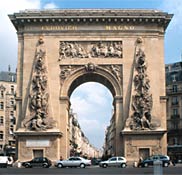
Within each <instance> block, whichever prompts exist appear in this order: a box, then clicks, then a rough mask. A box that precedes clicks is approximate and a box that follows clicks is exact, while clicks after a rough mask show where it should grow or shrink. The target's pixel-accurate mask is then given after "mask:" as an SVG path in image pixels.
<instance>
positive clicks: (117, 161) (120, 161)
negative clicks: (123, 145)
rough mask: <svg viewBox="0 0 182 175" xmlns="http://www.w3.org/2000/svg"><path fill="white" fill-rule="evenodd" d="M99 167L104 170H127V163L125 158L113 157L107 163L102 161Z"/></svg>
mask: <svg viewBox="0 0 182 175" xmlns="http://www.w3.org/2000/svg"><path fill="white" fill-rule="evenodd" d="M99 166H100V167H103V168H107V167H110V166H115V167H121V168H125V167H126V166H127V161H126V159H125V158H124V157H111V158H110V159H108V160H106V161H101V162H100V163H99Z"/></svg>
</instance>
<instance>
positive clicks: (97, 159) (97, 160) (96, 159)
mask: <svg viewBox="0 0 182 175" xmlns="http://www.w3.org/2000/svg"><path fill="white" fill-rule="evenodd" d="M100 162H101V159H99V158H92V160H91V163H92V165H99V163H100Z"/></svg>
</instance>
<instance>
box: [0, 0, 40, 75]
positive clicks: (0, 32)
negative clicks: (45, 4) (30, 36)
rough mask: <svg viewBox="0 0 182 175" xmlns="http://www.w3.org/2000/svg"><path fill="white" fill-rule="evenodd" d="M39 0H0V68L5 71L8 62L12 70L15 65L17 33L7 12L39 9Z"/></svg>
mask: <svg viewBox="0 0 182 175" xmlns="http://www.w3.org/2000/svg"><path fill="white" fill-rule="evenodd" d="M39 8H40V0H18V1H16V0H5V1H1V6H0V13H1V15H0V21H1V27H0V41H1V43H2V44H1V48H0V49H1V55H0V61H1V64H0V70H3V71H7V68H8V65H9V64H10V65H11V66H12V68H13V71H15V69H16V65H17V55H18V53H17V45H18V41H17V35H16V30H15V28H14V26H13V24H12V23H11V21H10V19H9V17H8V14H13V13H15V12H19V11H20V10H25V9H39ZM2 63H3V64H2Z"/></svg>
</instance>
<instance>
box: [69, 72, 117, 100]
mask: <svg viewBox="0 0 182 175" xmlns="http://www.w3.org/2000/svg"><path fill="white" fill-rule="evenodd" d="M87 82H97V83H100V84H102V85H104V86H105V87H107V88H108V89H109V90H110V92H111V94H112V96H113V97H115V95H116V92H115V89H114V87H113V85H112V84H111V82H110V81H109V80H108V79H107V78H105V77H104V76H101V75H99V74H96V73H87V74H83V75H81V76H79V77H78V78H76V79H75V80H74V81H73V82H72V84H71V85H70V88H69V90H68V96H69V97H70V96H71V94H72V92H73V91H74V90H75V89H76V88H77V87H78V86H80V85H81V84H83V83H87Z"/></svg>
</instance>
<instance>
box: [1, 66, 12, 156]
mask: <svg viewBox="0 0 182 175" xmlns="http://www.w3.org/2000/svg"><path fill="white" fill-rule="evenodd" d="M15 98H16V73H13V72H11V71H10V69H9V71H7V72H0V150H1V151H2V152H4V151H5V152H6V151H7V150H10V149H11V148H14V147H15V135H14V131H15V123H16V104H15Z"/></svg>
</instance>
